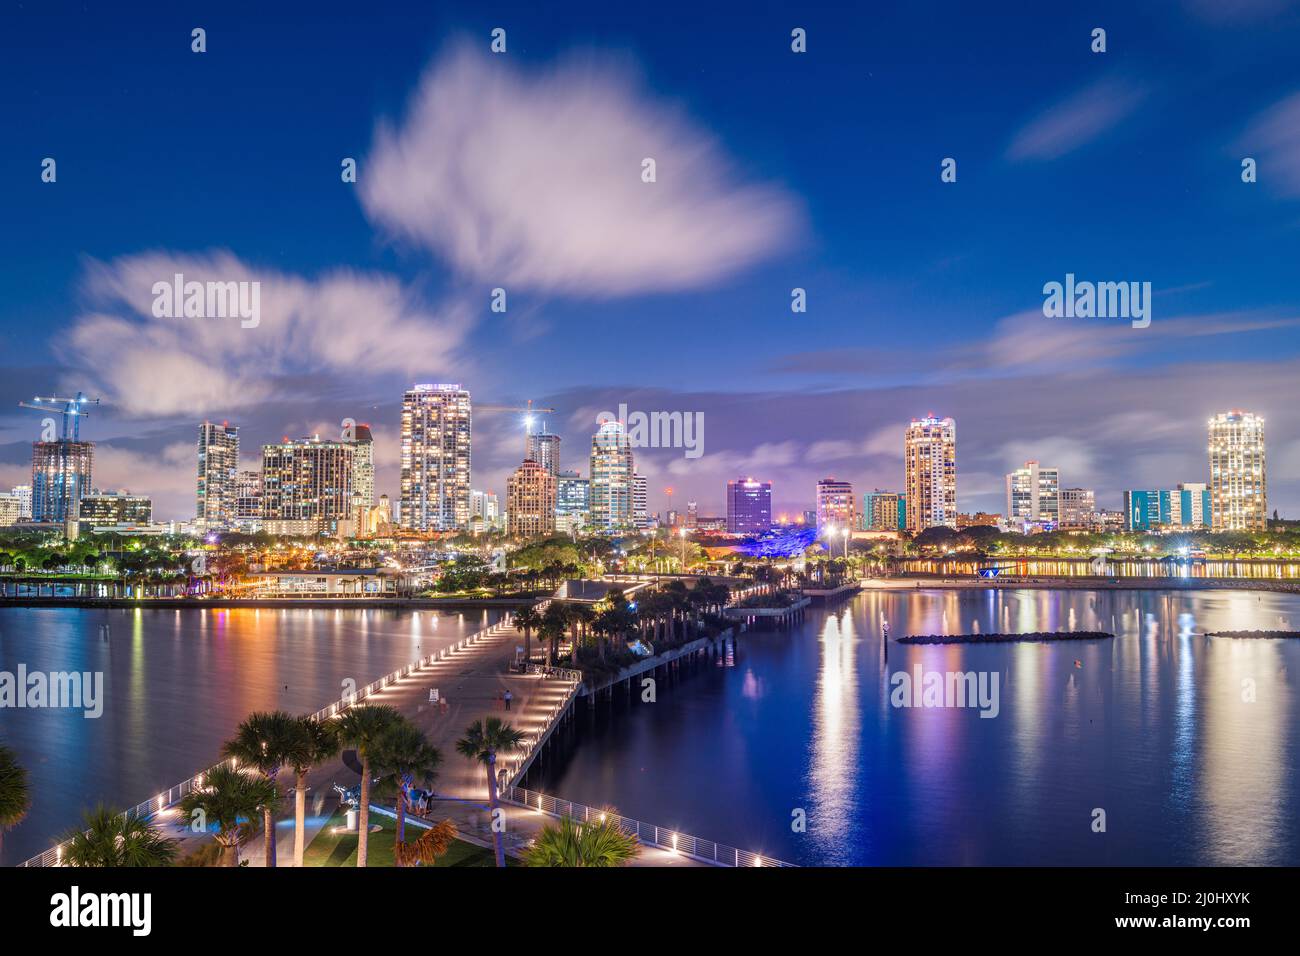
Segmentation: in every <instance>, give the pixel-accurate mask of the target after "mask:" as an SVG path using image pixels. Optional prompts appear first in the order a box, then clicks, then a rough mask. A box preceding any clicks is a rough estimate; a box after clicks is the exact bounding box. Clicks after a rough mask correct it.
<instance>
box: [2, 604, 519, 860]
mask: <svg viewBox="0 0 1300 956" xmlns="http://www.w3.org/2000/svg"><path fill="white" fill-rule="evenodd" d="M509 626H510V615H509V614H508V613H507V614H506V615H505V616H504V617H502V618H501V620H499V621H497V622H496V623H495V624H492V625H490V626H488V627H485V628H483V630H481V631H475V632H474V633H473V634H470V635H467V636H466V637H463V638H461V639H460V640H459V641H458V642H456V643H455V644H453V645H451V646H450V647H444V648H443V649H442V650H440V651H435V652H434V653H432V654H429V655H428V656H427V657H422V658H420V659H419V660H418V661H416V662H414V663H413V664H407V665H406V666H405V667H401V668H398V669H397V670H395V671H393V672H392V673H391V674H386V675H384V676H383V677H381V678H379V679H378V680H375V681H371V682H370V683H369V684H367V685H366V686H365V687H363V688H361V689H360V690H358V691H357V692H356V693H355V694H349V695H347V696H346V697H341V698H339V699H338V700H336V701H335V702H334V703H332V704H330V705H329V706H328V707H323V708H321V709H320V710H318V711H316V713H314V714H312V715H311V719H312V720H328V719H330V718H331V717H334V716H336V715H338V714H341V713H343V712H344V711H345V710H347V709H348V708H349V707H351V706H353V705H354V704H357V703H358V702H360V701H362V700H364V699H366V698H367V697H369V696H371V695H372V694H375V693H377V692H379V691H381V690H383V689H384V688H385V687H388V686H389V685H390V684H392V683H394V682H395V681H399V680H401V679H402V678H403V677H408V676H410V675H411V674H412V673H414V672H415V671H417V670H421V669H423V668H425V667H428V666H430V665H431V664H434V663H436V662H438V661H440V660H443V659H444V658H446V657H448V656H450V655H451V654H454V653H456V652H457V651H460V650H464V649H465V648H466V647H469V646H470V645H472V644H477V643H478V642H479V641H481V640H483V639H484V638H487V637H492V636H494V635H495V634H497V633H499V632H500V631H502V630H504V629H505V628H507V627H509ZM224 763H226V761H224V760H223V761H221V763H218V764H214V765H213V766H211V767H209V768H208V769H207V770H203V771H201V772H199V773H197V774H195V775H194V776H192V777H190V778H189V779H188V780H183V781H181V782H180V783H178V784H176V785H175V786H173V787H170V788H168V789H167V790H164V791H163V792H162V793H160V794H158V796H156V797H153V798H151V799H149V800H146V801H144V802H143V803H137V804H136V805H135V806H134V807H132V808H131V809H130V810H127V811H125V812H124V813H123V814H122V816H123V817H125V818H126V819H128V820H129V819H133V818H146V819H147V818H149V817H151V816H153V815H154V814H155V813H158V812H160V811H162V810H165V809H166V808H167V807H170V806H173V805H174V804H176V803H177V802H179V801H180V800H181V799H183V798H184V797H185V796H186V795H187V794H189V793H190V792H191V791H193V790H194V789H196V788H198V787H202V786H203V779H204V778H205V777H206V776H207V775H208V774H209V773H211V772H212V771H213V770H215V769H216V768H217V767H220V766H221V765H222V764H224ZM230 764H231V766H232V767H233V766H234V761H230ZM87 832H89V831H87ZM71 842H72V841H71V840H65V841H63V842H62V843H59V844H57V845H56V846H52V847H50V848H49V849H48V850H46V851H45V852H44V853H41V854H40V855H38V856H34V857H32V858H31V859H30V860H26V861H24V862H22V863H19V864H18V865H19V866H20V867H23V866H59V865H60V863H61V861H62V859H63V851H64V849H65V848H66V847H67V846H68V844H69V843H71Z"/></svg>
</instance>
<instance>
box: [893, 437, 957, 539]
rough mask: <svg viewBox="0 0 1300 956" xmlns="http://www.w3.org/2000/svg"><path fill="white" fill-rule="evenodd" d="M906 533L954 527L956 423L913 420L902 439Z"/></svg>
mask: <svg viewBox="0 0 1300 956" xmlns="http://www.w3.org/2000/svg"><path fill="white" fill-rule="evenodd" d="M903 464H904V475H905V478H904V485H905V487H904V489H903V493H904V494H905V495H906V496H907V530H908V531H910V532H912V533H913V534H916V533H918V532H920V531H924V530H925V529H926V528H934V527H938V526H941V525H942V526H944V527H948V528H956V527H957V423H956V422H954V421H953V420H952V419H951V418H934V417H927V418H914V419H912V422H911V424H909V425H908V426H907V435H906V437H905V438H904V440H903Z"/></svg>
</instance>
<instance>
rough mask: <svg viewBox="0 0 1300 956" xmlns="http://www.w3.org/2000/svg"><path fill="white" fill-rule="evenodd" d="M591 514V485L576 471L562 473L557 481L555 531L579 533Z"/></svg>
mask: <svg viewBox="0 0 1300 956" xmlns="http://www.w3.org/2000/svg"><path fill="white" fill-rule="evenodd" d="M590 512H591V483H590V482H589V481H588V480H587V479H586V478H583V477H582V476H581V475H579V474H578V473H577V472H576V471H562V472H560V474H559V476H558V477H557V478H556V480H555V530H557V531H563V532H565V533H566V534H567V533H569V532H574V531H577V530H578V529H579V528H581V527H583V526H584V525H585V524H586V523H587V518H588V515H589V514H590Z"/></svg>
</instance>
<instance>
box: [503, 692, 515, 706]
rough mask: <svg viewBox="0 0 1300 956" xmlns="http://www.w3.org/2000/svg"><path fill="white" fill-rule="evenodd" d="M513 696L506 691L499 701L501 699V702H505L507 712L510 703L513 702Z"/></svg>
mask: <svg viewBox="0 0 1300 956" xmlns="http://www.w3.org/2000/svg"><path fill="white" fill-rule="evenodd" d="M514 696H515V695H514V694H512V693H510V691H508V690H507V691H506V692H505V693H504V694H502V695H501V699H502V700H503V701H505V705H506V710H509V709H510V701H512V700H514Z"/></svg>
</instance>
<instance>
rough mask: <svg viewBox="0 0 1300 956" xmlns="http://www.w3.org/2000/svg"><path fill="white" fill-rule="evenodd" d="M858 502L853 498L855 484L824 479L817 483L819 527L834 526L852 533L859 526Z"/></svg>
mask: <svg viewBox="0 0 1300 956" xmlns="http://www.w3.org/2000/svg"><path fill="white" fill-rule="evenodd" d="M857 514H858V508H857V502H856V501H855V500H854V498H853V484H852V483H851V482H848V481H837V480H836V479H834V478H823V479H822V480H821V481H819V482H817V527H818V529H819V530H820V529H822V528H825V527H827V526H829V525H834V526H835V527H837V528H840V529H843V528H848V529H849V530H850V531H852V530H853V529H854V528H856V527H857V526H858V518H857Z"/></svg>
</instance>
